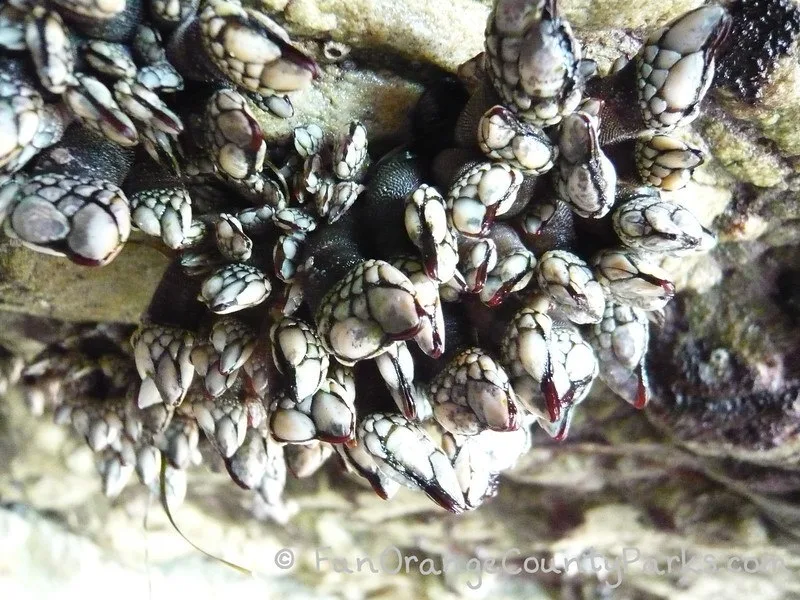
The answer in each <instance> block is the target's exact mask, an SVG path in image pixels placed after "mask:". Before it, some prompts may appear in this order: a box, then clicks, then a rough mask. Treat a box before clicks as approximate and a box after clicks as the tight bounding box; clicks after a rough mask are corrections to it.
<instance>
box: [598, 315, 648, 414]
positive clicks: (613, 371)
mask: <svg viewBox="0 0 800 600" xmlns="http://www.w3.org/2000/svg"><path fill="white" fill-rule="evenodd" d="M648 340H649V321H648V320H647V317H646V316H645V315H644V312H643V311H642V310H641V309H638V308H634V307H631V306H625V305H621V304H614V303H613V302H609V303H608V304H607V305H606V310H605V312H604V313H603V320H602V321H600V323H597V324H596V325H594V326H593V327H592V332H591V335H590V336H589V342H590V343H591V344H592V347H593V348H594V349H595V352H596V353H597V362H598V366H599V370H598V373H599V375H600V379H602V380H603V381H604V382H605V383H606V385H608V387H610V388H611V389H612V390H613V391H614V392H616V393H617V394H619V395H620V396H622V398H624V399H625V400H626V401H627V402H629V403H631V404H632V405H633V406H634V407H635V408H644V406H645V405H646V404H647V401H648V400H649V397H650V389H649V387H648V384H647V372H646V370H645V367H644V359H645V353H646V352H647V343H648Z"/></svg>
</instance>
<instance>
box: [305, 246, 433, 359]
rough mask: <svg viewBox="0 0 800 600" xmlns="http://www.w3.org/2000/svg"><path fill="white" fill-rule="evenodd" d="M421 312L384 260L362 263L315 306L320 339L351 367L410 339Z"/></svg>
mask: <svg viewBox="0 0 800 600" xmlns="http://www.w3.org/2000/svg"><path fill="white" fill-rule="evenodd" d="M423 314H424V309H423V308H422V307H421V306H420V304H419V300H418V299H417V297H416V290H415V289H414V286H413V284H412V283H411V282H410V281H409V280H408V278H407V277H406V276H405V275H403V274H402V273H401V272H400V271H398V270H397V269H395V268H394V267H392V266H391V265H390V264H388V263H386V262H384V261H378V260H367V261H364V262H361V263H359V264H357V265H356V266H355V267H354V268H353V269H351V270H350V271H349V272H348V273H347V274H346V275H345V278H344V279H343V280H341V282H339V283H338V284H336V285H334V286H333V288H331V290H330V291H329V292H328V293H327V294H326V296H325V297H324V298H323V299H322V302H321V303H320V307H319V309H318V311H317V314H316V322H317V328H318V330H319V334H320V339H321V340H322V342H323V344H324V345H325V347H326V348H327V349H328V351H329V352H331V353H332V354H333V355H334V356H336V358H337V359H338V360H339V361H340V362H342V363H344V364H350V365H352V364H353V363H354V362H356V361H358V360H364V359H366V358H372V357H374V356H377V355H378V354H380V353H382V352H384V351H385V350H386V349H387V348H388V346H389V344H391V343H392V342H396V341H403V340H408V339H411V338H413V337H414V336H415V335H417V333H419V330H420V328H421V327H422V322H421V320H420V317H421V316H422V315H423Z"/></svg>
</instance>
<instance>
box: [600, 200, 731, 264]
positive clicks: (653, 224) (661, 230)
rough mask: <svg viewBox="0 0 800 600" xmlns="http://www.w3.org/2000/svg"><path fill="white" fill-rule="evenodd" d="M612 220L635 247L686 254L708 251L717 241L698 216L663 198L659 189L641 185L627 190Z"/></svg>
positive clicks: (625, 240) (621, 238)
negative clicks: (641, 186)
mask: <svg viewBox="0 0 800 600" xmlns="http://www.w3.org/2000/svg"><path fill="white" fill-rule="evenodd" d="M612 220H613V223H614V231H615V232H616V234H617V236H619V239H620V241H621V242H622V243H623V244H624V245H626V246H627V247H629V248H632V249H634V250H641V251H643V252H654V253H663V254H685V253H687V252H696V251H708V250H710V249H711V248H713V247H714V246H715V245H716V238H715V237H714V234H713V233H711V232H710V231H709V230H708V229H706V228H705V227H703V226H702V225H701V224H700V222H699V221H698V220H697V217H695V216H694V215H693V214H692V213H691V212H689V211H688V210H687V209H685V208H683V207H682V206H680V205H678V204H676V203H674V202H672V201H670V200H666V199H663V198H661V196H660V194H659V192H658V191H657V190H652V191H651V190H650V189H647V188H637V189H634V190H631V191H629V192H625V193H624V194H623V195H622V197H621V203H620V205H619V206H618V207H617V208H616V209H615V210H614V212H613V213H612Z"/></svg>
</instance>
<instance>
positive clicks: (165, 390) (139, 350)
mask: <svg viewBox="0 0 800 600" xmlns="http://www.w3.org/2000/svg"><path fill="white" fill-rule="evenodd" d="M131 345H132V346H133V350H134V358H135V359H136V369H137V370H138V371H139V377H141V379H142V385H141V387H140V388H139V396H138V400H137V403H138V405H139V408H146V407H148V406H150V405H152V404H155V403H158V402H164V403H165V404H167V405H170V406H174V405H177V404H180V403H181V402H182V401H183V399H184V398H185V397H186V393H187V392H188V391H189V385H190V384H191V383H192V378H193V377H194V369H193V368H192V363H191V361H190V353H191V350H192V346H193V345H194V336H193V335H192V334H191V333H190V332H188V331H185V330H182V329H177V328H174V327H172V328H170V327H164V326H160V325H145V326H142V327H140V328H139V329H138V330H137V331H136V332H135V333H134V335H133V336H132V337H131Z"/></svg>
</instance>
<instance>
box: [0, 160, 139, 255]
mask: <svg viewBox="0 0 800 600" xmlns="http://www.w3.org/2000/svg"><path fill="white" fill-rule="evenodd" d="M8 213H9V214H8V217H7V221H6V229H5V231H6V234H7V235H9V236H11V237H15V238H17V239H19V240H20V241H21V242H22V243H23V244H25V245H26V246H28V247H30V248H33V249H35V250H39V251H41V252H47V253H51V254H55V255H58V256H69V257H70V258H71V259H72V260H74V261H75V262H77V263H80V264H85V265H104V264H107V263H108V262H110V261H111V260H113V259H114V257H115V256H116V255H117V254H119V252H120V250H121V249H122V245H123V244H124V243H125V242H126V241H127V239H128V235H129V234H130V228H131V223H130V209H129V207H128V200H127V198H126V197H125V195H124V194H123V192H122V190H120V189H119V188H118V187H117V186H116V185H114V184H112V183H110V182H108V181H103V180H97V179H92V178H88V177H68V176H66V175H58V174H50V175H47V174H45V175H37V176H35V177H32V178H31V179H30V180H29V181H28V182H26V183H24V184H22V185H20V186H19V188H18V190H17V192H16V202H15V203H14V206H13V207H12V208H11V209H10V210H9V211H8Z"/></svg>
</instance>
